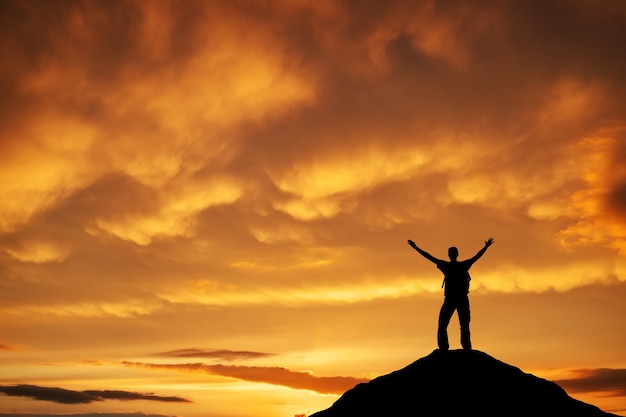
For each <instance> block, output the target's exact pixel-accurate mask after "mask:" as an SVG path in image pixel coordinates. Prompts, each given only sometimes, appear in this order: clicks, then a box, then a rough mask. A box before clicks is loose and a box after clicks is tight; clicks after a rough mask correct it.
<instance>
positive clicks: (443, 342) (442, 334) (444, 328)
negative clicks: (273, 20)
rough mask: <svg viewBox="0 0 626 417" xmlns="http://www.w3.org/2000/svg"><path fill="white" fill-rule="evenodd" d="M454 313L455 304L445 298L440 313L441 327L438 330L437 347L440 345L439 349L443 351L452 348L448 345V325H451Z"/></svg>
mask: <svg viewBox="0 0 626 417" xmlns="http://www.w3.org/2000/svg"><path fill="white" fill-rule="evenodd" d="M453 313H454V304H453V303H451V302H450V300H448V297H445V298H444V299H443V305H442V306H441V310H440V311H439V327H438V329H437V345H439V349H441V350H448V349H449V348H450V344H449V343H448V324H449V323H450V318H451V317H452V314H453Z"/></svg>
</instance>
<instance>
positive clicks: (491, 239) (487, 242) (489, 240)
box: [485, 237, 494, 247]
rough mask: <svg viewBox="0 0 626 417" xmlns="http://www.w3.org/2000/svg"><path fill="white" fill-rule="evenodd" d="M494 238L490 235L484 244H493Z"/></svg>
mask: <svg viewBox="0 0 626 417" xmlns="http://www.w3.org/2000/svg"><path fill="white" fill-rule="evenodd" d="M493 242H494V240H493V238H492V237H490V238H489V239H488V240H485V246H487V247H489V246H491V245H492V244H493Z"/></svg>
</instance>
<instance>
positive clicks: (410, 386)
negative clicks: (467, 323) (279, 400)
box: [310, 349, 615, 417]
mask: <svg viewBox="0 0 626 417" xmlns="http://www.w3.org/2000/svg"><path fill="white" fill-rule="evenodd" d="M456 415H471V416H514V417H515V416H520V417H521V416H534V417H535V416H543V417H548V416H554V417H557V416H558V417H563V416H575V417H612V416H615V415H614V414H610V413H606V412H604V411H602V410H600V409H599V408H598V407H596V406H593V405H590V404H587V403H584V402H582V401H578V400H576V399H574V398H572V397H570V396H569V395H567V393H566V392H565V391H564V390H563V389H562V388H561V387H559V386H558V385H557V384H555V383H554V382H550V381H547V380H545V379H542V378H539V377H536V376H534V375H532V374H527V373H524V372H523V371H521V370H520V369H519V368H516V367H514V366H511V365H508V364H506V363H504V362H501V361H499V360H497V359H495V358H493V357H491V356H489V355H488V354H486V353H484V352H480V351H477V350H472V351H464V350H452V351H441V350H438V349H437V350H435V351H433V352H432V353H431V354H430V355H428V356H425V357H423V358H421V359H418V360H417V361H415V362H413V363H412V364H410V365H408V366H407V367H405V368H403V369H400V370H398V371H395V372H392V373H390V374H388V375H384V376H380V377H378V378H376V379H373V380H372V381H370V382H367V383H362V384H358V385H357V386H355V387H354V388H352V389H351V390H348V391H347V392H345V393H344V394H343V395H342V396H341V397H340V398H339V399H338V400H337V401H336V402H335V403H334V404H333V405H332V406H331V407H330V408H328V409H326V410H323V411H319V412H317V413H315V414H312V415H311V416H310V417H353V416H354V417H356V416H358V417H369V416H371V417H374V416H376V417H379V416H380V417H394V416H456Z"/></svg>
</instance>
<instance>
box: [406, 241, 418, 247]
mask: <svg viewBox="0 0 626 417" xmlns="http://www.w3.org/2000/svg"><path fill="white" fill-rule="evenodd" d="M408 242H409V245H411V247H412V248H413V249H417V245H416V244H415V242H413V241H412V240H411V239H409V240H408Z"/></svg>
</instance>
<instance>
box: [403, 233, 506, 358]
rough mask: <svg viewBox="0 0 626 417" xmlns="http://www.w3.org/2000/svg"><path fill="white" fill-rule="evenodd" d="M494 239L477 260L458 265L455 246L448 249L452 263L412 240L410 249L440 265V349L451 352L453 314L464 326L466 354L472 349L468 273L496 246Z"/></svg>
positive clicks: (462, 336)
mask: <svg viewBox="0 0 626 417" xmlns="http://www.w3.org/2000/svg"><path fill="white" fill-rule="evenodd" d="M493 242H494V241H493V238H492V237H490V238H489V239H488V240H486V241H485V246H484V247H483V248H482V249H481V250H479V251H478V253H477V254H476V255H474V257H472V258H470V259H466V260H465V261H458V260H457V258H458V257H459V250H458V249H457V248H455V247H454V246H453V247H451V248H450V249H448V256H449V257H450V261H444V260H441V259H437V258H435V257H434V256H432V255H431V254H429V253H428V252H426V251H424V250H422V249H420V248H418V247H417V245H416V244H415V242H413V241H412V240H409V245H411V247H412V248H413V249H415V250H416V251H417V252H419V254H420V255H422V256H423V257H424V258H426V259H428V260H429V261H431V262H433V263H434V264H435V265H437V268H439V270H441V272H443V277H444V278H443V284H442V287H445V289H444V293H443V294H444V299H443V305H442V306H441V310H440V311H439V326H438V329H437V344H438V345H439V349H441V350H448V349H449V348H450V345H449V343H448V324H449V323H450V319H451V318H452V315H453V314H454V310H456V311H457V314H458V315H459V323H460V324H461V346H463V349H465V350H471V349H472V341H471V340H470V328H469V323H470V306H469V297H468V294H469V282H470V279H471V278H470V275H469V269H470V268H471V267H472V265H473V264H474V262H476V261H477V260H478V259H480V257H481V256H483V254H484V253H485V252H486V251H487V248H488V247H489V246H491V245H492V244H493Z"/></svg>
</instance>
